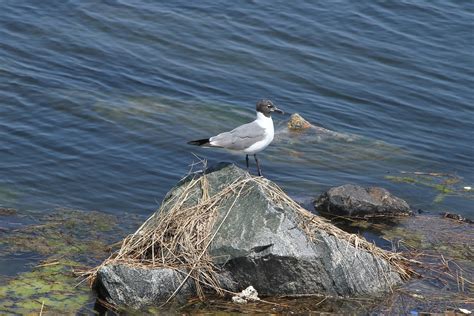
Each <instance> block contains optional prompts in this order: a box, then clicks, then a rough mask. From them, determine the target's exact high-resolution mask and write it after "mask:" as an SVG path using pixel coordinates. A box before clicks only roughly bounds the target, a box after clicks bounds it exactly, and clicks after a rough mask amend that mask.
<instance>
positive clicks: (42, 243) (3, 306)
mask: <svg viewBox="0 0 474 316" xmlns="http://www.w3.org/2000/svg"><path fill="white" fill-rule="evenodd" d="M0 215H5V216H16V219H17V220H18V221H21V219H22V218H27V219H28V221H27V222H28V223H27V224H25V225H23V226H20V228H18V227H15V228H14V229H5V230H0V250H1V251H0V258H1V259H2V260H5V259H6V260H7V261H8V260H9V259H10V260H13V259H14V258H16V257H17V256H18V255H19V254H22V253H31V254H37V255H35V256H31V258H30V259H28V260H23V261H22V263H23V265H26V266H25V267H24V268H26V269H24V268H22V269H18V270H23V271H25V270H27V271H28V272H24V273H19V274H17V275H16V276H14V277H13V278H11V277H10V278H9V277H6V276H2V275H0V276H1V278H0V314H1V315H4V314H20V315H25V314H28V315H29V314H35V315H38V314H40V311H41V310H42V311H43V315H60V314H61V315H63V314H76V313H77V312H79V311H80V310H84V309H85V308H86V307H85V306H86V305H87V304H88V303H93V302H94V301H95V296H94V294H93V292H91V291H90V289H89V287H87V285H85V284H79V283H80V279H78V278H77V277H76V276H75V272H76V271H78V270H84V269H85V266H86V265H88V266H89V265H94V264H97V263H98V262H100V260H102V259H104V258H105V257H107V256H108V255H109V253H110V251H111V249H110V245H111V244H112V243H113V242H115V241H117V239H118V238H120V237H121V236H124V235H126V233H127V232H128V230H129V229H131V228H130V226H136V225H137V224H138V222H139V219H138V218H132V219H130V218H127V220H128V222H127V223H126V224H121V225H119V222H118V219H117V217H115V216H112V215H108V214H105V213H101V212H84V211H76V210H67V209H61V210H55V211H53V212H49V213H33V212H19V211H16V210H14V209H0ZM111 231H113V232H114V233H113V234H111V233H110V232H111ZM41 259H43V261H41V263H39V264H38V260H41ZM30 265H31V266H34V267H33V268H30V267H29V266H30ZM89 312H90V311H89Z"/></svg>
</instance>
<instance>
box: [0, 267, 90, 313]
mask: <svg viewBox="0 0 474 316" xmlns="http://www.w3.org/2000/svg"><path fill="white" fill-rule="evenodd" d="M79 266H81V264H79V263H77V262H74V261H69V260H59V261H53V262H45V263H44V264H42V265H39V266H37V267H35V268H34V269H33V270H32V271H31V272H25V273H22V274H20V275H18V276H17V277H16V278H13V279H11V280H9V281H8V282H7V283H6V284H2V286H0V314H20V315H27V314H28V315H29V314H36V315H37V314H40V311H43V314H44V315H53V314H64V313H71V311H79V310H80V309H81V308H83V307H84V306H85V305H86V304H87V303H88V302H93V301H94V298H93V297H92V293H91V292H90V291H89V289H88V288H87V286H85V285H79V286H77V284H78V281H77V279H76V278H74V276H73V269H74V268H77V267H79Z"/></svg>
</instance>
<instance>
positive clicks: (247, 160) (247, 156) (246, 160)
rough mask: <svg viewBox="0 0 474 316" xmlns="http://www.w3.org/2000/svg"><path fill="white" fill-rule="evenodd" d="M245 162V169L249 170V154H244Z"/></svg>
mask: <svg viewBox="0 0 474 316" xmlns="http://www.w3.org/2000/svg"><path fill="white" fill-rule="evenodd" d="M245 162H246V163H247V171H249V155H245Z"/></svg>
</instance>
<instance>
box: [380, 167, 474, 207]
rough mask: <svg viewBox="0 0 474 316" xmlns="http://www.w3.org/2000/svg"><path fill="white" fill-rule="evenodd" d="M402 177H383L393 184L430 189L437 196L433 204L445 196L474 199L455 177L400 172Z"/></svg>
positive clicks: (457, 177)
mask: <svg viewBox="0 0 474 316" xmlns="http://www.w3.org/2000/svg"><path fill="white" fill-rule="evenodd" d="M401 174H402V176H392V175H390V176H385V179H387V180H389V181H392V182H395V183H406V184H412V185H419V186H424V187H428V188H432V189H433V190H434V191H435V192H437V195H436V196H435V198H434V200H433V203H441V202H443V201H444V198H445V197H447V196H461V197H464V198H474V194H472V192H469V190H466V189H464V186H463V185H462V183H461V182H462V178H461V177H459V176H457V175H451V174H447V173H436V172H406V171H402V172H401Z"/></svg>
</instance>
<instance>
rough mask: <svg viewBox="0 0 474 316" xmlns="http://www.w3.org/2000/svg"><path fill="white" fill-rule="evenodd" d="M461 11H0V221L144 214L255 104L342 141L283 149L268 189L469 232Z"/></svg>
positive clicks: (271, 153) (465, 15)
mask: <svg viewBox="0 0 474 316" xmlns="http://www.w3.org/2000/svg"><path fill="white" fill-rule="evenodd" d="M473 30H474V2H472V1H324V2H323V1H321V2H318V3H314V2H303V1H289V2H288V1H245V2H241V3H233V2H228V1H196V2H192V1H173V2H170V3H160V2H158V1H112V0H108V1H78V0H71V1H63V0H61V1H32V0H30V1H2V3H1V4H0V206H8V207H15V208H19V209H34V210H43V209H44V210H46V209H51V208H55V207H71V208H78V209H85V210H102V211H105V212H118V211H126V212H132V213H140V214H149V213H151V212H152V211H153V210H154V209H156V208H157V207H158V205H159V203H160V201H161V199H162V198H163V196H164V194H165V193H166V192H167V191H168V190H169V189H170V188H171V186H172V185H173V184H175V183H176V181H178V180H179V179H180V178H181V177H182V176H183V175H184V174H186V173H187V172H188V170H189V169H190V167H189V165H190V164H191V163H192V162H193V161H197V160H198V159H197V158H196V157H195V156H194V155H193V153H194V154H196V155H198V156H199V157H200V158H203V159H207V160H208V163H209V164H212V163H215V162H218V161H221V160H226V161H235V162H237V163H238V164H240V165H241V166H244V156H239V155H235V154H231V153H228V152H225V151H222V150H205V149H200V148H195V147H191V146H189V145H187V144H186V142H187V141H188V140H192V139H195V138H203V137H206V136H210V135H213V134H216V133H218V132H221V131H223V130H227V129H229V128H231V127H234V126H237V125H239V124H241V123H244V122H246V121H249V120H252V119H253V117H254V115H255V114H254V112H253V111H254V106H255V103H256V101H257V100H258V99H260V98H263V97H265V98H270V99H272V100H273V101H274V102H275V103H276V104H277V105H278V106H279V107H281V108H283V109H284V110H285V111H286V112H288V113H294V112H298V113H300V114H301V115H302V116H304V117H305V118H306V119H307V120H309V121H310V122H311V123H313V124H314V125H316V126H321V127H324V128H326V129H329V130H331V131H334V132H337V133H340V134H341V135H345V137H333V136H328V135H324V134H322V135H321V134H315V135H300V134H295V133H288V132H286V131H285V122H286V120H287V119H288V116H278V117H277V116H275V117H274V120H275V123H276V125H277V136H276V139H275V142H274V143H273V144H272V145H271V146H270V147H269V148H268V149H267V150H266V151H265V152H263V153H262V154H261V156H260V158H261V160H262V164H263V170H264V174H265V175H266V176H267V177H268V178H270V179H272V180H274V181H276V182H277V183H278V184H280V185H281V186H282V187H283V188H284V189H285V190H287V191H288V192H289V193H290V194H291V195H293V196H295V197H299V198H301V199H311V198H312V197H316V196H318V195H319V194H320V193H321V192H322V191H324V190H325V189H327V188H329V187H331V186H335V185H340V184H344V183H348V182H351V183H357V184H361V185H380V186H384V187H387V188H388V189H389V190H391V191H393V192H394V193H396V194H397V195H399V196H400V197H402V198H405V199H406V200H407V201H408V202H409V203H410V204H411V205H412V206H413V207H414V208H423V209H426V210H429V211H431V212H438V211H443V210H450V211H454V212H457V213H461V214H465V215H471V217H472V215H473V214H474V208H473V202H474V200H473V199H472V195H469V194H454V195H448V196H446V197H444V198H443V199H442V200H441V201H436V202H435V201H434V200H435V198H436V196H437V193H436V192H434V190H432V189H431V188H428V187H423V186H417V185H413V184H411V185H410V184H403V183H393V182H390V181H388V180H387V179H385V176H386V175H387V174H390V175H400V171H408V172H415V171H417V172H436V173H447V174H449V175H454V176H457V177H459V178H460V179H461V181H460V182H459V183H458V184H456V185H457V186H458V187H457V189H459V190H461V188H462V187H464V186H473V185H474V169H473V156H474V150H473V139H474V123H473V121H474V92H473V91H474V35H473V34H474V32H473Z"/></svg>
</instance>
